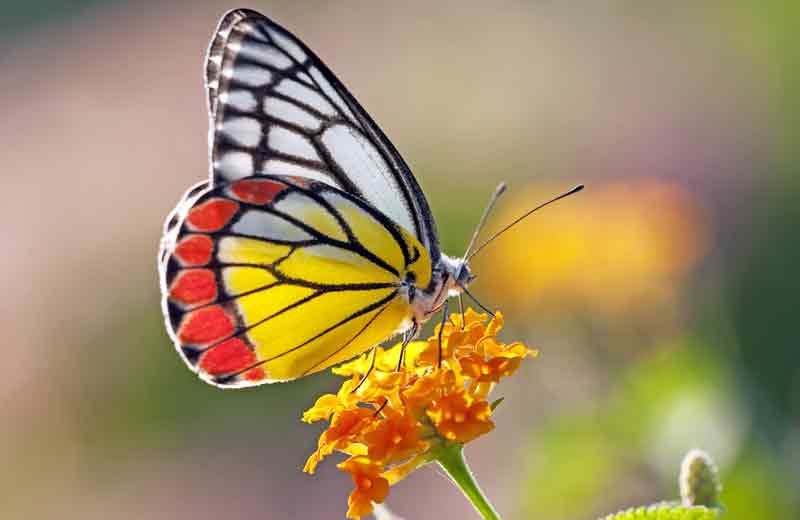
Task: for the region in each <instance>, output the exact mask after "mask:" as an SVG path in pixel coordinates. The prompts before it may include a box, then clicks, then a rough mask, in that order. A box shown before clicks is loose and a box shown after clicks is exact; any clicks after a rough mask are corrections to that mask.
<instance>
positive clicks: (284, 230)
mask: <svg viewBox="0 0 800 520" xmlns="http://www.w3.org/2000/svg"><path fill="white" fill-rule="evenodd" d="M231 231H233V232H234V233H240V234H242V235H248V236H252V237H259V238H265V239H267V240H278V241H286V242H303V241H306V240H311V239H312V238H314V237H313V236H312V235H310V234H309V233H307V232H305V231H303V230H302V229H300V228H299V227H297V226H296V225H294V224H292V223H291V222H289V221H288V220H286V219H284V218H282V217H279V216H277V215H273V214H272V213H268V212H266V211H259V210H254V209H251V210H249V211H247V212H245V214H244V215H242V217H241V218H240V219H239V221H238V222H236V223H235V224H234V225H233V226H231Z"/></svg>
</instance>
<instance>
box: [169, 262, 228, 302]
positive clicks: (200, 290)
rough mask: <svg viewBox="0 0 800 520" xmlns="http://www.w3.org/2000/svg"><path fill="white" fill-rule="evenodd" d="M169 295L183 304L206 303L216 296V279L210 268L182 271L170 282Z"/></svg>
mask: <svg viewBox="0 0 800 520" xmlns="http://www.w3.org/2000/svg"><path fill="white" fill-rule="evenodd" d="M169 296H170V298H172V299H173V300H175V301H178V302H180V303H183V304H184V305H190V304H197V303H208V302H210V301H213V300H215V299H216V298H217V279H216V277H215V276H214V271H211V270H210V269H189V270H186V271H182V272H181V273H180V274H178V276H177V277H176V278H175V280H174V281H173V282H172V287H171V288H170V290H169Z"/></svg>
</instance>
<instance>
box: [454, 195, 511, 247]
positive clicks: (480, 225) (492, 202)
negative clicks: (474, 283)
mask: <svg viewBox="0 0 800 520" xmlns="http://www.w3.org/2000/svg"><path fill="white" fill-rule="evenodd" d="M505 191H506V183H505V182H501V183H500V184H498V185H497V188H495V190H494V193H492V196H491V197H490V198H489V202H488V203H487V204H486V208H484V210H483V215H481V219H480V220H479V221H478V225H477V226H475V232H474V233H472V238H471V239H470V241H469V245H468V246H467V250H466V251H464V256H463V257H462V258H468V257H469V252H470V251H471V250H472V246H474V245H475V242H476V241H477V240H478V235H480V233H481V230H482V229H483V225H484V224H486V219H487V218H488V217H489V214H490V213H491V212H492V209H493V208H494V205H495V204H496V203H497V199H499V198H500V195H502V194H503V193H505Z"/></svg>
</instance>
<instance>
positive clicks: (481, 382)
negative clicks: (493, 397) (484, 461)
mask: <svg viewBox="0 0 800 520" xmlns="http://www.w3.org/2000/svg"><path fill="white" fill-rule="evenodd" d="M487 320H488V316H487V315H486V314H478V313H476V312H475V311H473V310H472V309H468V310H467V311H466V313H465V314H464V316H463V318H462V315H461V314H452V315H451V316H450V318H449V321H447V322H445V324H444V329H443V330H440V327H441V325H439V326H437V328H436V330H435V331H434V334H433V335H432V336H431V337H430V338H429V339H428V340H427V341H414V342H411V343H410V344H409V345H408V346H407V347H406V349H405V353H404V354H402V353H401V352H402V347H401V345H399V344H398V345H396V346H394V347H392V348H389V349H387V350H384V349H382V348H380V347H377V348H376V350H375V351H374V353H366V354H364V355H362V356H361V357H359V358H356V359H355V360H353V361H351V362H349V363H346V364H344V365H341V366H339V367H337V368H333V369H332V371H333V372H334V373H335V374H338V375H340V376H343V377H346V378H347V380H346V381H344V383H343V384H342V386H341V388H340V389H339V391H338V393H337V394H336V395H334V394H326V395H323V396H322V397H320V398H319V399H318V400H317V402H316V403H315V404H314V406H313V407H311V408H310V409H309V410H308V411H306V412H305V414H304V415H303V420H304V421H305V422H309V423H311V422H316V421H320V420H327V421H329V424H328V428H327V429H326V430H325V431H324V432H323V433H322V435H321V436H320V438H319V442H318V448H317V450H316V451H315V452H314V453H313V454H311V456H310V457H309V458H308V461H307V462H306V465H305V468H304V471H306V472H307V473H313V472H314V470H315V468H316V466H317V464H318V463H319V462H320V461H322V459H324V458H325V457H327V456H328V455H331V454H332V453H333V452H334V451H339V452H342V453H345V454H347V455H349V458H348V459H347V460H345V461H344V462H342V463H341V464H339V465H338V468H339V469H341V470H342V471H345V472H347V473H349V474H350V475H351V476H352V479H353V484H354V485H355V490H354V491H353V492H352V494H351V495H350V498H349V500H348V506H349V507H348V510H347V517H348V518H360V517H361V516H364V515H367V514H369V513H370V512H372V508H373V503H374V502H377V503H380V502H383V500H384V499H385V498H386V495H387V494H388V493H389V486H390V485H392V484H395V483H396V482H398V481H399V480H401V479H402V478H404V477H405V476H406V475H408V474H409V473H410V472H411V471H413V470H414V469H416V468H418V467H420V466H422V465H423V464H426V463H428V462H431V461H432V460H435V459H436V454H437V452H438V450H440V449H442V448H444V447H446V446H452V445H454V444H459V445H460V444H464V443H467V442H469V441H471V440H473V439H475V438H477V437H479V436H481V435H483V434H485V433H488V432H489V431H491V430H492V429H493V428H494V423H493V422H492V418H491V415H492V411H493V406H492V405H490V404H489V402H488V400H487V397H488V395H489V392H490V391H491V389H492V387H493V386H494V384H495V383H497V382H498V381H499V380H500V378H501V377H506V376H510V375H512V374H513V373H514V372H515V371H516V369H517V368H518V367H519V364H520V362H521V361H522V360H523V359H524V358H525V357H528V356H534V355H535V354H536V352H535V351H532V350H529V349H528V348H527V347H526V346H525V345H523V344H521V343H511V344H504V343H501V342H499V341H498V340H497V339H496V335H497V333H498V332H499V331H500V329H501V328H502V326H503V316H502V314H500V313H499V312H498V313H497V314H495V315H494V317H492V319H491V320H489V321H488V323H487ZM440 335H441V344H440V341H439V337H440ZM373 355H374V359H373ZM401 355H403V362H402V366H400V367H399V370H398V365H400V358H399V356H401ZM362 379H363V380H362ZM496 403H497V402H496Z"/></svg>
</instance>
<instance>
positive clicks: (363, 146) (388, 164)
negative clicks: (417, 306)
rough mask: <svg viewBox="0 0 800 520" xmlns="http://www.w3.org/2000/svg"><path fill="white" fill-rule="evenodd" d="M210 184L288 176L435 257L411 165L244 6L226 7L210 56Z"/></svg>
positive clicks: (301, 49)
mask: <svg viewBox="0 0 800 520" xmlns="http://www.w3.org/2000/svg"><path fill="white" fill-rule="evenodd" d="M206 88H207V93H208V105H209V113H210V118H211V131H210V136H209V139H210V142H211V163H212V173H211V178H212V182H213V183H218V182H225V181H231V180H235V179H239V178H242V177H245V176H250V175H258V174H267V175H293V176H300V177H307V178H310V179H315V180H319V181H322V182H325V183H328V184H330V185H333V186H336V187H338V188H340V189H342V190H344V191H347V192H348V193H351V194H353V195H355V196H357V197H360V198H362V199H363V200H365V201H367V202H369V203H370V204H372V205H373V206H374V207H376V208H380V209H381V211H382V212H384V213H385V214H386V215H387V216H388V217H389V218H391V219H392V220H393V221H394V222H395V223H397V224H399V225H400V226H402V227H403V228H405V229H406V230H407V231H409V232H411V233H412V234H413V235H414V236H415V237H416V238H417V239H418V240H419V242H421V243H422V245H423V246H424V247H425V249H427V250H428V252H429V255H430V257H431V259H432V260H433V261H434V262H436V261H437V260H438V258H439V255H440V250H439V242H438V237H437V234H436V229H435V225H434V222H433V218H432V215H431V212H430V208H429V206H428V203H427V201H426V200H425V196H424V194H423V193H422V190H421V189H420V187H419V185H418V184H417V181H416V179H415V178H414V176H413V175H412V173H411V171H410V169H409V167H408V165H407V164H406V163H405V161H404V160H403V158H402V157H401V156H400V154H399V153H398V152H397V150H396V149H395V147H394V146H393V145H392V143H391V142H390V141H389V140H388V139H387V137H386V136H385V135H384V133H383V132H382V131H381V129H380V128H379V127H378V125H376V124H375V122H374V121H373V120H372V118H370V116H369V115H368V114H367V113H366V111H365V110H364V109H363V108H362V107H361V105H360V104H359V103H358V101H356V99H355V98H354V97H353V96H352V95H351V94H350V93H349V92H348V91H347V89H346V88H345V87H344V85H342V83H341V82H340V81H339V80H338V79H337V78H336V77H335V76H334V75H333V73H332V72H331V71H330V70H329V69H328V68H327V67H326V66H325V64H324V63H322V61H321V60H320V59H319V58H318V57H317V56H316V55H315V54H314V53H313V52H312V51H311V50H310V49H309V48H308V47H307V46H306V45H305V44H303V42H301V41H300V40H298V39H297V38H296V37H294V36H293V35H292V34H291V33H289V32H288V31H287V30H285V29H284V28H282V27H280V26H279V25H278V24H276V23H274V22H272V21H271V20H269V19H268V18H266V17H265V16H263V15H261V14H259V13H257V12H255V11H251V10H247V9H237V10H234V11H231V12H229V13H228V14H226V15H225V16H224V17H223V18H222V20H221V21H220V23H219V26H218V28H217V31H216V33H215V35H214V37H213V39H212V41H211V44H210V46H209V50H208V56H207V66H206Z"/></svg>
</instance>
